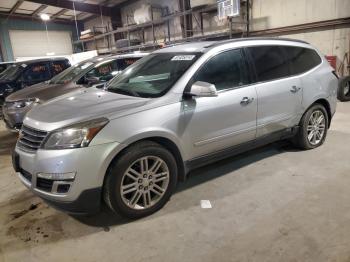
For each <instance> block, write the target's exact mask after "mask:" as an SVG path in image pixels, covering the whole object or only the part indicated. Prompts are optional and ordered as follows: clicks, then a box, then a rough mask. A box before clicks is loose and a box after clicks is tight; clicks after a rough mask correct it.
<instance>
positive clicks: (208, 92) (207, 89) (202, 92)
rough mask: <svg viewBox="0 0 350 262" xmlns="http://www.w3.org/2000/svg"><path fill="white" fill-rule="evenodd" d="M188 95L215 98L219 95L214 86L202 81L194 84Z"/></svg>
mask: <svg viewBox="0 0 350 262" xmlns="http://www.w3.org/2000/svg"><path fill="white" fill-rule="evenodd" d="M186 94H187V95H190V96H194V97H214V96H217V95H218V94H217V90H216V87H215V85H214V84H210V83H208V82H202V81H197V82H195V83H193V84H192V86H191V90H190V92H189V93H186Z"/></svg>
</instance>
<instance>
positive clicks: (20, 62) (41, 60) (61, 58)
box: [14, 57, 69, 65]
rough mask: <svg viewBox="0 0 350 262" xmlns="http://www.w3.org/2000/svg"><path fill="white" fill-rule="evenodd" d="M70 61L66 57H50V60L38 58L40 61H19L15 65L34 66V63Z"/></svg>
mask: <svg viewBox="0 0 350 262" xmlns="http://www.w3.org/2000/svg"><path fill="white" fill-rule="evenodd" d="M63 60H66V61H69V60H68V59H67V58H65V57H50V58H38V59H30V60H24V61H17V62H15V63H14V64H27V65H29V64H33V63H40V62H50V61H63Z"/></svg>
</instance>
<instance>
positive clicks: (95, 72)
mask: <svg viewBox="0 0 350 262" xmlns="http://www.w3.org/2000/svg"><path fill="white" fill-rule="evenodd" d="M113 71H114V67H113V62H110V63H106V64H103V65H100V66H99V67H96V68H94V69H92V70H91V71H89V72H88V73H87V74H86V77H87V78H88V79H89V78H98V79H99V80H100V81H109V80H111V79H112V78H113V75H112V72H113Z"/></svg>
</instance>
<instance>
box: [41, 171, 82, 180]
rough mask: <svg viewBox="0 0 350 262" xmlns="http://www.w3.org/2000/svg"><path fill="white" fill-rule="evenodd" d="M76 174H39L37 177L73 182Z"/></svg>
mask: <svg viewBox="0 0 350 262" xmlns="http://www.w3.org/2000/svg"><path fill="white" fill-rule="evenodd" d="M75 174H76V172H69V173H38V174H37V176H38V177H41V178H45V179H48V180H72V179H74V178H75Z"/></svg>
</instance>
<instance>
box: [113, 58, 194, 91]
mask: <svg viewBox="0 0 350 262" xmlns="http://www.w3.org/2000/svg"><path fill="white" fill-rule="evenodd" d="M199 56H200V53H155V54H151V55H148V56H146V57H145V58H143V59H141V60H139V61H138V62H136V63H135V64H133V65H132V66H130V67H129V68H127V69H126V70H124V71H123V72H122V73H121V74H120V75H118V76H117V77H116V78H114V79H113V80H112V81H111V82H110V84H109V85H108V87H107V90H108V91H110V92H114V93H119V94H125V95H130V96H140V97H159V96H162V95H164V94H165V93H166V92H167V91H168V90H169V89H170V88H171V87H172V86H173V84H174V83H175V82H176V81H177V80H178V79H179V78H180V77H181V76H182V75H183V74H184V73H185V71H186V70H187V69H188V68H189V67H190V66H191V65H192V64H193V63H194V62H195V61H196V60H197V59H198V57H199Z"/></svg>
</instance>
